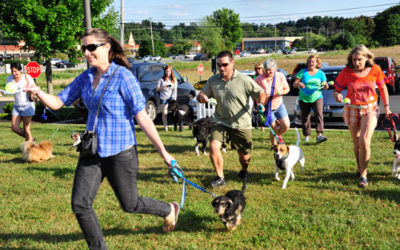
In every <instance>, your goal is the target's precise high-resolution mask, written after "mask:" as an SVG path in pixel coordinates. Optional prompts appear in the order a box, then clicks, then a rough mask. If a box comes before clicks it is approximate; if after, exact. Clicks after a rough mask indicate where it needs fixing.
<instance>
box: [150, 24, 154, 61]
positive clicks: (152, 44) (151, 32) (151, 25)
mask: <svg viewBox="0 0 400 250" xmlns="http://www.w3.org/2000/svg"><path fill="white" fill-rule="evenodd" d="M150 38H151V48H152V49H153V56H154V39H153V24H152V21H151V18H150Z"/></svg>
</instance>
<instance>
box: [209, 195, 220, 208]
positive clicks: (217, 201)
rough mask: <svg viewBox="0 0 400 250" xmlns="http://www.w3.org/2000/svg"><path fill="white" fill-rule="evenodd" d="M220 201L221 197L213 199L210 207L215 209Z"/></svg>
mask: <svg viewBox="0 0 400 250" xmlns="http://www.w3.org/2000/svg"><path fill="white" fill-rule="evenodd" d="M220 200H221V196H219V197H217V198H215V199H214V200H213V201H212V202H211V205H212V206H213V207H217V206H218V204H219V202H220Z"/></svg>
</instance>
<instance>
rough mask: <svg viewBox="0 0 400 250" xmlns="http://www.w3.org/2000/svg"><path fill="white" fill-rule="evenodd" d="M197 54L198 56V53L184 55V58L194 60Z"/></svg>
mask: <svg viewBox="0 0 400 250" xmlns="http://www.w3.org/2000/svg"><path fill="white" fill-rule="evenodd" d="M195 56H196V54H187V55H185V56H184V58H185V59H190V60H193V59H194V57H195Z"/></svg>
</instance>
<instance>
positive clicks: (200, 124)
mask: <svg viewBox="0 0 400 250" xmlns="http://www.w3.org/2000/svg"><path fill="white" fill-rule="evenodd" d="M212 120H213V118H212V117H205V118H201V119H199V120H197V121H195V122H194V123H193V131H192V132H193V137H194V138H195V139H196V144H195V145H194V148H195V151H196V155H200V152H199V144H200V143H201V144H202V146H201V152H202V153H203V154H204V155H205V154H206V147H207V143H208V140H209V137H210V131H211V127H212ZM229 142H230V137H229V136H227V138H226V142H223V143H222V151H224V152H226V145H227V144H228V143H229Z"/></svg>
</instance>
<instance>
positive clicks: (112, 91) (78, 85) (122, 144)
mask: <svg viewBox="0 0 400 250" xmlns="http://www.w3.org/2000/svg"><path fill="white" fill-rule="evenodd" d="M117 67H118V65H117V64H115V63H114V62H112V63H111V65H110V67H109V68H108V70H107V72H106V73H105V74H104V75H103V77H102V79H101V80H100V83H99V85H98V86H97V88H96V89H94V90H92V82H93V77H94V74H95V73H96V68H89V69H87V70H86V71H84V72H83V73H82V74H80V75H79V76H78V77H76V78H75V80H74V81H73V82H72V83H71V84H70V85H68V86H67V87H66V88H65V89H64V90H63V91H61V92H60V93H59V94H58V97H59V98H60V99H61V101H62V102H63V103H64V105H66V106H69V105H71V104H72V103H73V102H74V101H75V100H77V99H78V98H82V100H83V102H84V103H85V106H86V107H87V109H88V111H89V116H88V121H87V124H86V129H87V130H93V126H94V121H95V117H96V111H97V105H98V103H99V99H100V95H101V92H102V90H103V88H104V86H105V84H106V83H107V80H108V79H109V78H110V77H111V75H112V74H113V72H114V70H115V69H116V68H117ZM145 102H146V100H145V98H144V96H143V94H142V91H141V89H140V86H139V83H138V81H137V79H136V78H135V77H134V76H133V75H132V73H131V72H130V71H129V70H128V69H127V68H125V67H122V66H121V67H119V69H117V71H116V72H115V75H114V76H113V78H112V79H111V81H110V83H109V85H108V87H107V89H106V90H105V91H104V95H103V98H102V101H101V106H100V111H99V116H98V118H97V126H96V128H95V130H96V133H97V137H98V146H97V152H98V154H99V156H100V157H108V156H112V155H116V154H118V153H120V152H121V151H123V150H124V149H126V148H128V147H129V146H131V145H136V137H135V123H134V121H133V117H134V116H135V115H136V114H138V113H139V112H140V111H142V110H143V109H144V107H145Z"/></svg>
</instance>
